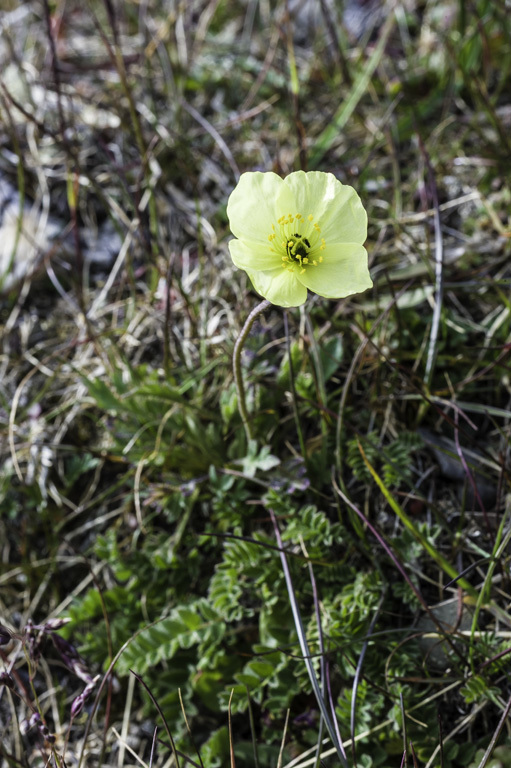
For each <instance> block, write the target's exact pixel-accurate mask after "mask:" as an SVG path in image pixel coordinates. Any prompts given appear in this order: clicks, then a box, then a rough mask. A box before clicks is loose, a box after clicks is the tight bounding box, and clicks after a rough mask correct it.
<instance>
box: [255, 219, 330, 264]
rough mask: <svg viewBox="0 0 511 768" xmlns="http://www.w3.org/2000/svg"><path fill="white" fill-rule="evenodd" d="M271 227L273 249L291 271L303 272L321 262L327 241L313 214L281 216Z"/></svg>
mask: <svg viewBox="0 0 511 768" xmlns="http://www.w3.org/2000/svg"><path fill="white" fill-rule="evenodd" d="M271 228H272V231H271V232H270V234H269V235H268V240H269V241H270V243H271V251H272V252H273V253H277V254H279V256H280V257H281V259H282V266H283V267H284V268H285V269H287V270H289V272H294V271H295V269H298V270H299V273H300V274H303V273H304V272H305V270H306V268H308V267H317V266H318V264H321V262H322V261H323V256H322V254H321V251H324V250H325V248H326V243H325V239H324V238H323V237H321V228H320V226H319V224H318V223H317V221H314V216H312V214H309V216H307V218H304V217H303V216H302V214H301V213H296V214H294V215H293V214H291V213H290V214H287V215H286V216H281V217H280V219H278V221H277V225H275V224H272V225H271Z"/></svg>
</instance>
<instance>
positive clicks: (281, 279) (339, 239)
mask: <svg viewBox="0 0 511 768" xmlns="http://www.w3.org/2000/svg"><path fill="white" fill-rule="evenodd" d="M227 215H228V217H229V223H230V226H231V231H232V233H233V235H234V236H235V238H237V239H235V240H231V241H230V243H229V250H230V253H231V257H232V260H233V262H234V264H235V265H236V266H237V267H239V268H240V269H243V270H245V272H246V273H247V274H248V276H249V278H250V280H251V281H252V285H253V286H254V288H255V289H256V291H257V292H258V293H260V294H261V296H264V298H265V299H268V300H269V301H271V303H272V304H277V305H278V306H281V307H297V306H299V305H300V304H303V303H304V302H305V301H306V299H307V289H309V290H311V291H314V293H317V294H319V295H320V296H324V297H325V298H327V299H339V298H343V297H345V296H351V295H352V294H354V293H361V292H362V291H365V290H366V289H367V288H370V287H371V286H372V281H371V278H370V276H369V270H368V268H367V251H366V249H365V248H364V247H363V244H364V242H365V240H366V237H367V214H366V212H365V210H364V207H363V205H362V203H361V201H360V198H359V196H358V195H357V193H356V192H355V190H354V189H353V188H352V187H350V186H347V185H346V184H341V182H340V181H338V180H337V179H336V178H335V176H334V175H333V174H331V173H322V172H321V171H310V172H309V173H305V172H304V171H297V172H296V173H291V174H289V176H286V178H284V179H281V178H280V176H277V174H275V173H260V172H254V173H244V174H242V176H241V178H240V180H239V182H238V185H237V186H236V188H235V189H234V190H233V192H232V193H231V195H230V197H229V202H228V203H227Z"/></svg>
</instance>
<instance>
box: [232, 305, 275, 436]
mask: <svg viewBox="0 0 511 768" xmlns="http://www.w3.org/2000/svg"><path fill="white" fill-rule="evenodd" d="M269 306H271V302H270V301H268V300H267V299H265V300H264V301H261V303H260V304H258V305H257V306H256V307H254V309H253V310H252V312H251V313H250V314H249V316H248V317H247V319H246V320H245V324H244V326H243V328H242V329H241V333H240V335H239V337H238V339H237V341H236V344H235V345H234V354H233V358H232V370H233V373H234V381H235V384H236V394H237V396H238V409H239V412H240V415H241V420H242V422H243V426H244V427H245V434H246V436H247V440H252V438H253V434H252V428H251V426H250V422H249V418H248V412H247V403H246V400H245V387H244V385H243V375H242V373H241V352H242V350H243V345H244V343H245V341H246V338H247V336H248V334H249V333H250V329H251V328H252V325H253V324H254V320H255V319H256V317H257V316H258V315H260V314H261V312H264V310H265V309H266V308H267V307H269Z"/></svg>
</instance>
